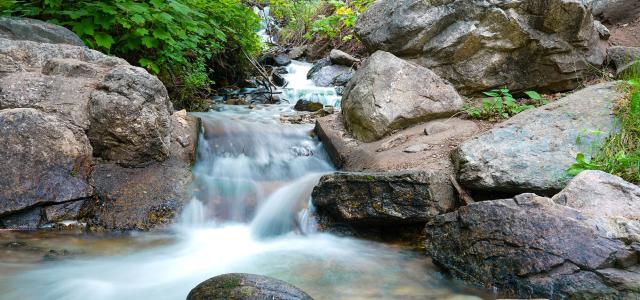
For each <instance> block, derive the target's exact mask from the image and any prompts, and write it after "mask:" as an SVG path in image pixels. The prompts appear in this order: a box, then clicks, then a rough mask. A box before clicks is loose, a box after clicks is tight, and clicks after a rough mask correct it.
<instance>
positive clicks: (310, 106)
mask: <svg viewBox="0 0 640 300" xmlns="http://www.w3.org/2000/svg"><path fill="white" fill-rule="evenodd" d="M323 108H324V105H322V103H318V102H313V101H307V100H302V99H300V100H298V102H296V105H295V106H294V107H293V109H295V110H297V111H310V112H315V111H319V110H321V109H323Z"/></svg>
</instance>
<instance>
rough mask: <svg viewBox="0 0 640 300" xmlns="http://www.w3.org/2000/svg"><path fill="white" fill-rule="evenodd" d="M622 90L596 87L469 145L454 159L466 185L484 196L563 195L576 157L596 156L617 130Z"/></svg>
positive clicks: (502, 126) (504, 125)
mask: <svg viewBox="0 0 640 300" xmlns="http://www.w3.org/2000/svg"><path fill="white" fill-rule="evenodd" d="M619 84H620V83H619V82H609V83H603V84H599V85H594V86H590V87H588V88H585V89H583V90H580V91H578V92H575V93H573V94H571V95H569V96H567V97H564V98H562V99H560V100H558V101H556V102H553V103H551V104H548V105H545V106H543V107H540V108H537V109H531V110H527V111H525V112H522V113H520V114H518V115H516V116H515V117H513V118H511V119H509V120H507V121H506V122H504V123H502V124H500V125H499V126H498V127H496V128H494V129H492V130H490V131H488V132H486V133H484V134H482V135H480V136H477V137H475V138H473V139H470V140H468V141H466V142H464V143H463V144H461V145H460V146H459V147H458V148H457V149H456V150H455V151H454V153H453V159H454V161H455V165H456V167H457V169H458V176H459V180H460V183H461V184H462V185H464V186H466V187H468V188H470V189H473V190H479V191H495V192H507V193H521V192H536V193H541V194H544V195H550V194H553V193H555V192H558V191H560V190H561V189H562V188H564V187H565V186H566V184H567V183H568V182H569V180H570V179H571V178H570V177H569V176H568V175H567V173H566V169H567V168H568V167H569V166H571V165H572V164H573V163H574V162H575V159H576V154H577V153H578V152H586V153H591V151H596V150H597V148H598V147H599V145H600V143H601V142H602V141H604V139H606V138H607V136H608V135H609V134H610V133H612V132H613V131H615V130H616V129H615V126H614V125H615V120H614V115H613V111H612V109H613V107H614V106H615V105H616V103H617V102H618V101H619V100H620V99H622V97H623V96H624V94H623V93H622V92H620V91H619V88H618V86H619Z"/></svg>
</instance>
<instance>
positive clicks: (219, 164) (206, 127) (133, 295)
mask: <svg viewBox="0 0 640 300" xmlns="http://www.w3.org/2000/svg"><path fill="white" fill-rule="evenodd" d="M309 67H310V65H308V64H304V63H299V62H295V63H294V64H292V65H291V66H290V67H289V71H290V72H289V74H288V75H287V76H286V78H287V79H288V80H289V82H290V85H289V88H288V89H287V90H285V91H284V93H283V95H284V96H285V97H286V98H287V99H289V100H291V101H292V102H293V101H295V100H297V99H299V98H303V99H314V100H320V101H322V102H323V103H325V104H333V105H335V104H336V103H337V102H338V101H339V100H338V97H337V96H336V94H335V91H331V89H326V88H316V87H313V86H312V85H311V84H310V82H309V81H308V80H306V76H305V74H306V70H308V69H309ZM291 110H292V105H291V104H282V105H271V106H261V105H259V106H257V107H255V108H253V109H250V108H249V107H247V106H222V107H220V108H219V109H217V110H215V111H211V112H208V113H199V114H197V115H198V116H199V117H200V118H202V120H203V130H202V134H201V136H200V144H199V145H200V147H199V153H198V158H197V162H196V164H195V166H194V169H193V174H194V177H195V179H194V181H195V182H194V196H195V198H194V200H193V201H192V202H191V203H190V204H189V205H187V207H186V208H185V210H184V213H183V215H182V217H181V219H180V220H181V222H180V224H178V225H177V226H176V227H175V228H174V231H173V232H172V233H169V234H168V236H159V237H158V236H157V235H151V234H142V235H139V236H133V237H126V238H124V237H123V238H120V239H118V238H116V239H113V240H110V241H109V242H107V241H104V240H96V241H95V243H97V244H94V242H91V241H88V242H86V243H80V242H78V241H77V240H73V242H70V241H69V239H68V238H66V239H61V240H60V241H59V242H60V243H64V245H65V246H66V247H71V245H73V246H74V247H75V249H73V250H76V251H79V252H84V253H86V254H85V255H81V256H79V257H77V258H70V259H66V260H63V261H60V262H54V263H46V264H41V263H32V264H29V263H23V264H16V263H7V264H4V263H0V295H2V296H1V297H0V299H21V300H27V299H67V300H76V299H78V300H79V299H96V300H100V299H118V300H122V299H184V298H185V297H186V295H187V294H188V292H189V290H190V289H191V288H193V287H194V286H196V285H197V284H198V283H200V282H202V281H204V280H206V279H208V278H210V277H213V276H216V275H219V274H222V273H229V272H248V273H256V274H263V275H268V276H273V277H276V278H279V279H282V280H285V281H288V282H291V283H292V284H294V285H297V286H299V287H300V288H302V289H303V290H305V291H307V292H308V293H309V294H311V295H312V296H315V297H316V298H317V299H447V298H449V297H459V296H460V295H459V294H457V293H458V292H456V291H457V289H456V288H454V286H455V285H453V284H452V283H451V282H449V281H447V280H444V279H442V278H441V276H440V275H439V274H438V273H437V272H435V271H434V269H433V267H432V266H431V265H430V264H429V262H428V260H427V259H426V258H425V257H424V256H423V255H420V254H415V253H413V252H409V251H404V250H399V249H394V248H391V247H388V246H384V245H381V244H377V243H372V242H366V241H359V240H355V239H350V238H340V237H336V236H333V235H329V234H322V233H315V232H313V230H312V229H311V228H312V227H313V226H312V224H313V218H312V217H310V214H309V211H308V208H307V206H308V203H309V198H310V194H311V190H312V188H313V186H314V185H315V184H316V183H317V181H318V179H319V178H320V176H321V175H322V174H323V173H327V172H331V171H332V170H333V167H332V166H331V165H330V163H329V162H328V159H327V157H326V154H325V153H324V151H323V148H322V145H321V144H320V142H319V141H318V140H316V139H315V138H313V137H312V136H311V134H310V133H311V130H312V125H283V124H280V122H279V121H278V120H279V116H280V114H282V113H288V112H291ZM310 224H311V225H310ZM301 231H302V232H306V234H301V233H300V232H301ZM46 243H47V245H50V244H51V243H55V240H47V241H46ZM102 244H108V245H110V248H109V249H108V250H105V249H102V248H100V247H99V246H96V245H102ZM136 244H139V246H135V245H136ZM103 247H104V246H103ZM96 248H99V249H96ZM113 249H121V250H119V251H116V254H113ZM122 249H125V250H122ZM5 270H6V271H5ZM456 299H460V298H456Z"/></svg>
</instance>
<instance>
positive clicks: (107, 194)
mask: <svg viewBox="0 0 640 300" xmlns="http://www.w3.org/2000/svg"><path fill="white" fill-rule="evenodd" d="M171 118H172V123H173V125H174V126H173V128H172V133H171V135H172V136H176V137H178V136H181V137H188V140H189V142H188V145H189V146H187V147H184V146H182V145H181V144H180V143H179V142H178V141H177V140H175V139H174V140H172V142H171V151H170V153H171V155H170V157H169V158H168V159H167V160H166V161H164V162H155V163H152V164H150V165H148V166H146V167H145V168H126V167H122V166H120V165H117V164H114V163H99V164H97V165H96V166H95V171H94V172H93V179H94V181H95V186H96V194H97V199H96V200H91V201H89V202H88V203H87V205H86V207H87V208H86V211H87V212H86V215H87V217H88V225H89V226H90V227H91V228H95V229H109V230H150V229H153V228H158V227H162V226H166V225H168V224H171V223H172V222H173V221H174V220H175V218H176V217H177V216H178V214H179V213H180V211H181V210H182V207H183V206H184V205H185V203H186V202H187V201H188V200H189V199H190V196H189V187H190V185H191V182H192V173H191V163H192V162H193V161H194V158H195V153H196V146H197V139H198V128H199V125H198V124H199V122H198V119H196V118H194V117H190V116H185V115H183V114H182V113H180V112H176V113H174V114H173V115H172V117H171Z"/></svg>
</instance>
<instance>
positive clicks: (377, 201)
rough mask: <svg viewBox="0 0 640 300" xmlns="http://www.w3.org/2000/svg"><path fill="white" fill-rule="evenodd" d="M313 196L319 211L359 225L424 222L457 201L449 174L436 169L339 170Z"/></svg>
mask: <svg viewBox="0 0 640 300" xmlns="http://www.w3.org/2000/svg"><path fill="white" fill-rule="evenodd" d="M311 198H312V201H313V205H314V207H315V208H316V210H317V213H318V214H320V215H326V216H328V217H330V218H331V219H332V220H334V221H335V222H337V223H342V224H347V225H355V226H363V225H366V226H393V225H409V224H420V223H422V224H424V223H426V222H427V221H429V220H430V219H431V218H433V217H435V216H437V215H440V214H443V213H446V212H450V211H452V210H453V209H455V207H456V203H457V201H456V196H455V194H454V190H453V188H452V187H451V183H450V182H449V178H448V177H447V176H442V175H439V174H437V173H433V172H402V173H347V172H337V173H334V174H330V175H325V176H323V177H322V178H321V179H320V182H319V183H318V185H316V187H315V188H314V189H313V193H312V196H311Z"/></svg>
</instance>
